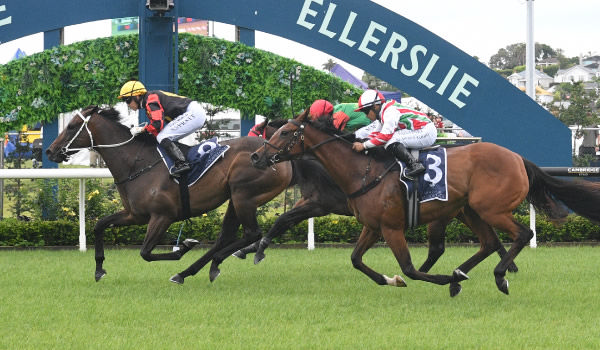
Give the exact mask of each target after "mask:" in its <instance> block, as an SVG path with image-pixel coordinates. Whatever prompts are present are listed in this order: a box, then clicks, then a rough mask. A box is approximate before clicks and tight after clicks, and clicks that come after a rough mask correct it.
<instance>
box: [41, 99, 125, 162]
mask: <svg viewBox="0 0 600 350" xmlns="http://www.w3.org/2000/svg"><path fill="white" fill-rule="evenodd" d="M119 118H120V115H119V112H117V111H116V110H115V109H113V108H108V109H101V108H100V107H98V106H88V107H86V108H84V109H83V110H82V111H81V112H75V113H74V116H73V118H72V119H71V121H70V122H69V124H67V126H66V127H65V128H64V129H63V131H62V132H61V133H60V134H59V135H58V137H57V138H56V140H54V142H53V143H52V144H51V145H50V147H48V149H47V150H46V155H47V156H48V159H50V160H51V161H53V162H57V163H60V162H64V161H66V160H68V159H69V156H71V155H72V154H74V153H77V152H79V151H81V150H84V149H97V148H106V147H117V146H119V145H122V144H125V143H127V142H129V141H131V140H132V139H133V137H132V138H130V139H129V140H126V141H123V142H121V143H117V144H114V143H113V144H98V142H99V141H100V142H101V140H100V136H101V133H104V135H105V136H106V137H105V138H114V137H115V136H117V137H119V138H121V139H123V135H126V136H131V135H130V134H129V131H128V130H129V129H128V128H127V127H126V126H124V125H123V124H121V123H119ZM112 125H114V126H116V127H111V126H112ZM117 131H119V132H117ZM121 134H123V135H121ZM119 135H121V136H119ZM109 141H110V142H112V141H111V140H104V142H109Z"/></svg>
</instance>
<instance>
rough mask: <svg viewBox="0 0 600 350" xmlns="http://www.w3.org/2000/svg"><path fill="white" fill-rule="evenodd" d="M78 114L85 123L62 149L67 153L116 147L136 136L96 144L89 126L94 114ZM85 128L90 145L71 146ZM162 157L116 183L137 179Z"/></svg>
mask: <svg viewBox="0 0 600 350" xmlns="http://www.w3.org/2000/svg"><path fill="white" fill-rule="evenodd" d="M77 116H79V118H81V120H83V123H82V124H81V126H80V127H79V130H77V132H76V133H75V136H73V138H71V140H70V141H69V142H68V143H67V145H66V146H64V147H63V148H62V149H61V152H63V153H65V154H67V152H72V151H75V152H79V151H82V150H85V149H87V150H93V149H95V148H96V149H97V148H116V147H121V146H123V145H126V144H128V143H129V142H131V141H132V140H133V139H134V138H135V136H131V138H130V139H128V140H126V141H123V142H119V143H113V144H108V145H94V137H93V136H92V132H91V131H90V129H89V128H88V123H89V121H90V119H91V118H92V116H93V114H90V115H89V116H87V117H84V116H83V114H81V112H77ZM83 128H85V130H86V131H87V133H88V136H89V137H90V147H79V148H70V146H71V144H72V143H73V141H75V139H76V138H77V137H78V136H79V134H80V133H81V131H82V130H83ZM161 160H162V158H158V159H157V160H156V161H155V162H154V163H152V164H149V165H147V166H145V167H143V168H142V169H140V170H138V171H137V172H135V173H133V174H132V175H129V176H128V177H127V178H125V179H124V180H121V181H116V180H115V181H114V183H115V185H120V184H123V183H126V182H129V181H132V180H134V179H136V178H137V177H139V176H140V175H142V174H143V173H145V172H147V171H149V170H150V169H152V168H154V167H155V166H156V165H158V164H159V163H160V162H161Z"/></svg>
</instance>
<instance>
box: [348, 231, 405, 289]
mask: <svg viewBox="0 0 600 350" xmlns="http://www.w3.org/2000/svg"><path fill="white" fill-rule="evenodd" d="M379 237H380V234H379V231H377V230H373V229H370V228H368V227H367V226H366V225H365V226H363V229H362V232H361V233H360V236H359V237H358V241H357V242H356V246H355V247H354V250H353V251H352V256H351V258H350V259H351V260H352V266H354V268H355V269H357V270H359V271H361V272H362V273H364V274H365V275H367V276H368V277H369V278H370V279H372V280H373V281H375V283H377V284H379V285H380V286H385V285H391V286H396V287H406V283H405V282H404V280H403V279H402V277H400V276H394V277H392V278H389V277H387V276H385V275H382V274H380V273H378V272H375V271H374V270H372V269H371V268H370V267H368V266H367V265H365V263H364V262H363V260H362V257H363V255H364V254H365V252H366V251H367V250H369V248H371V247H372V246H373V244H375V242H377V240H378V239H379Z"/></svg>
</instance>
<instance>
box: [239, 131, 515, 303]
mask: <svg viewBox="0 0 600 350" xmlns="http://www.w3.org/2000/svg"><path fill="white" fill-rule="evenodd" d="M286 123H287V120H271V121H269V120H266V121H264V122H262V123H260V124H257V126H256V127H255V129H254V130H255V131H256V133H257V134H258V135H261V137H263V138H265V139H266V140H268V139H270V138H271V137H272V136H273V134H275V132H276V131H277V129H279V128H280V127H281V126H283V125H284V124H286ZM311 157H312V159H293V160H292V161H291V162H292V169H293V176H292V181H291V183H292V185H298V186H299V187H300V193H301V195H302V198H301V199H300V200H298V202H296V203H295V205H294V207H293V208H292V209H291V210H289V211H287V212H285V213H283V214H281V215H280V216H279V217H278V218H277V220H276V221H275V223H274V224H273V226H272V227H271V228H270V229H269V231H268V232H267V233H266V234H265V235H264V236H263V238H262V239H261V240H260V241H257V242H255V243H253V244H251V245H249V246H248V247H246V248H243V249H240V250H238V251H237V252H235V253H234V255H235V256H237V257H238V258H241V259H245V258H246V255H247V254H249V253H254V252H256V255H255V257H254V263H255V264H258V263H259V262H260V261H262V260H263V259H264V257H265V254H264V251H265V249H266V248H267V247H268V246H269V244H270V243H271V241H272V240H273V238H275V237H278V236H280V235H282V234H283V233H284V232H285V231H287V230H288V229H289V228H291V227H292V226H295V225H297V224H299V223H300V222H302V221H304V220H306V219H309V218H313V217H321V216H325V215H329V214H338V215H344V216H354V214H353V213H352V211H351V210H350V207H349V206H348V204H347V201H348V198H347V197H346V194H345V193H344V192H343V191H342V189H341V188H340V187H339V186H338V185H337V184H336V183H335V182H334V181H333V179H332V178H331V176H329V174H328V173H327V171H326V170H325V168H324V167H323V165H321V163H320V162H319V161H317V160H316V159H314V157H313V156H311ZM457 218H458V219H459V220H460V221H462V222H463V223H464V224H465V225H467V226H468V227H470V225H471V223H470V221H469V220H468V218H467V217H466V216H465V215H463V212H462V210H461V211H460V212H459V213H458V215H457ZM448 223H449V220H446V219H440V220H436V221H434V222H432V223H429V224H428V225H427V231H428V233H427V237H428V241H429V245H428V247H429V251H428V254H427V259H426V260H425V262H424V263H423V265H421V267H420V268H419V271H422V272H428V271H429V270H430V269H431V268H432V267H433V265H434V264H435V263H436V262H437V261H438V259H439V258H440V257H441V255H442V254H443V253H444V251H445V236H446V231H445V228H446V226H447V225H448ZM498 254H499V255H500V257H502V256H504V255H505V254H506V249H505V248H504V246H503V245H502V244H500V245H498ZM509 271H511V272H516V271H518V268H517V266H516V265H515V264H514V263H512V264H510V266H509ZM460 288H461V287H460V285H459V284H453V285H452V286H451V290H453V293H458V291H460Z"/></svg>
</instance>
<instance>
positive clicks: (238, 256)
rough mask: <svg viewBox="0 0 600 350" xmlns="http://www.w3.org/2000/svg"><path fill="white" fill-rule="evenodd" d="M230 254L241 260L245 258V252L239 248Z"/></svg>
mask: <svg viewBox="0 0 600 350" xmlns="http://www.w3.org/2000/svg"><path fill="white" fill-rule="evenodd" d="M231 255H233V256H235V257H236V258H240V259H242V260H243V259H246V253H244V252H243V251H242V250H241V249H240V250H238V251H237V252H235V253H233V254H231Z"/></svg>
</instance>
